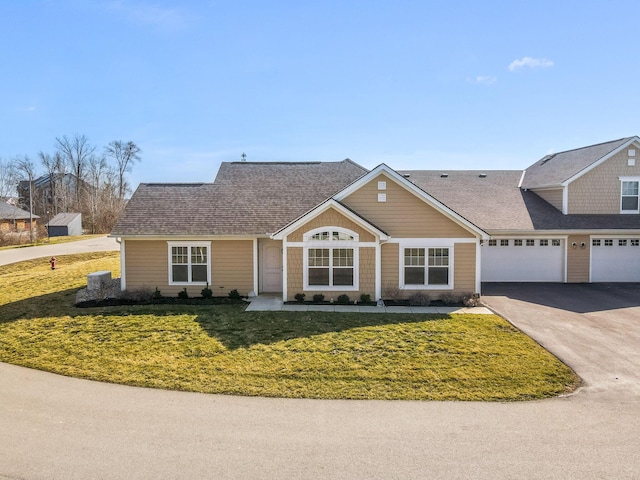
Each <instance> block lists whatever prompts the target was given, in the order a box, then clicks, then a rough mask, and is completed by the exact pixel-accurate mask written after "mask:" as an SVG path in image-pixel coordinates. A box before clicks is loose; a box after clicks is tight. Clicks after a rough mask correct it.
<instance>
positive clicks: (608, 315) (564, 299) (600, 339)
mask: <svg viewBox="0 0 640 480" xmlns="http://www.w3.org/2000/svg"><path fill="white" fill-rule="evenodd" d="M482 298H483V301H484V302H485V303H486V304H487V305H488V306H489V307H490V308H492V309H493V310H494V311H496V312H497V313H499V314H500V315H502V316H504V317H505V318H507V319H509V320H510V321H511V322H512V323H513V324H514V325H515V326H516V327H518V328H519V329H521V330H522V331H523V332H525V333H526V334H527V335H529V336H530V337H532V338H534V339H535V340H536V341H537V342H538V343H540V344H541V345H542V346H544V347H545V348H546V349H547V350H549V351H551V352H552V353H554V354H555V355H557V356H558V358H560V359H561V360H562V361H564V362H565V363H567V364H568V365H569V366H571V367H572V368H573V369H574V370H575V372H576V373H577V374H578V375H580V377H582V379H583V382H584V386H583V391H582V392H580V394H581V395H591V396H595V397H596V398H598V399H600V400H607V399H609V400H621V399H631V398H635V399H638V398H640V284H637V283H633V284H631V283H627V284H612V283H610V284H605V283H602V284H557V283H541V284H523V283H520V284H518V283H488V284H484V285H483V297H482Z"/></svg>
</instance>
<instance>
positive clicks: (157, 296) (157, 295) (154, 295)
mask: <svg viewBox="0 0 640 480" xmlns="http://www.w3.org/2000/svg"><path fill="white" fill-rule="evenodd" d="M152 297H153V298H154V299H156V300H157V299H158V298H162V293H161V292H160V290H158V287H156V289H155V291H154V292H153V294H152Z"/></svg>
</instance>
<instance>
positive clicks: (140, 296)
mask: <svg viewBox="0 0 640 480" xmlns="http://www.w3.org/2000/svg"><path fill="white" fill-rule="evenodd" d="M154 295H155V292H151V290H150V289H148V288H137V289H135V290H125V291H124V292H122V294H121V295H120V298H122V299H123V300H126V301H129V302H134V303H145V302H150V301H151V299H152V298H155V297H154Z"/></svg>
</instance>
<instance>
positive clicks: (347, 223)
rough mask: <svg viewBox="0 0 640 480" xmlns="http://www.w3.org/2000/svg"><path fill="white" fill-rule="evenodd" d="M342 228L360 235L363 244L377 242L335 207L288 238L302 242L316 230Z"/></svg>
mask: <svg viewBox="0 0 640 480" xmlns="http://www.w3.org/2000/svg"><path fill="white" fill-rule="evenodd" d="M322 227H342V228H346V229H348V230H351V231H353V232H355V233H357V234H358V236H359V237H360V241H361V242H373V241H375V237H374V235H373V234H372V233H371V232H369V231H368V230H366V229H365V228H363V227H362V226H361V225H359V224H358V223H356V222H355V221H353V220H351V219H349V218H347V217H346V216H345V215H344V214H343V213H342V212H339V211H338V210H337V209H336V208H334V207H329V208H328V209H327V210H325V211H324V212H322V213H320V214H319V215H317V216H315V217H313V218H311V219H309V221H307V222H305V223H304V224H302V225H301V226H299V227H298V228H297V229H296V230H294V231H293V232H291V233H290V234H289V235H288V236H287V241H288V242H302V236H303V235H304V234H305V233H306V232H309V231H311V230H313V229H315V228H322Z"/></svg>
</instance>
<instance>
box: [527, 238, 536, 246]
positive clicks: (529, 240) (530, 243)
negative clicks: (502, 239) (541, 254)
mask: <svg viewBox="0 0 640 480" xmlns="http://www.w3.org/2000/svg"><path fill="white" fill-rule="evenodd" d="M535 244H536V241H535V240H533V239H531V238H528V239H527V247H533V246H535Z"/></svg>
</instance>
